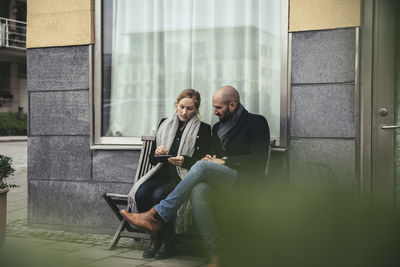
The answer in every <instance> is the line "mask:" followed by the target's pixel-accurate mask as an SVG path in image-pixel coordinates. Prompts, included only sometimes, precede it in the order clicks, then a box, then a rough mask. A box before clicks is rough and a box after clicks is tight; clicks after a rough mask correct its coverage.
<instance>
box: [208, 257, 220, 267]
mask: <svg viewBox="0 0 400 267" xmlns="http://www.w3.org/2000/svg"><path fill="white" fill-rule="evenodd" d="M218 266H219V258H218V256H214V257H212V258H211V260H210V262H209V263H208V266H207V267H218Z"/></svg>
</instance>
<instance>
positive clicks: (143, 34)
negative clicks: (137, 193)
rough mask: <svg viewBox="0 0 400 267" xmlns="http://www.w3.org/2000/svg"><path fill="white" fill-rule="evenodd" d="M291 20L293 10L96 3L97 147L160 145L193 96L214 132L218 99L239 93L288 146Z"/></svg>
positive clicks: (251, 0) (268, 3)
mask: <svg viewBox="0 0 400 267" xmlns="http://www.w3.org/2000/svg"><path fill="white" fill-rule="evenodd" d="M287 10H288V1H287V0H218V1H215V0H118V1H116V0H98V1H97V2H96V26H97V28H96V46H95V47H96V50H95V84H94V89H93V90H94V102H93V103H94V127H93V131H92V132H93V136H94V144H95V145H104V144H113V145H137V144H139V143H140V136H142V135H154V134H155V131H156V129H157V125H158V122H159V120H160V119H161V118H162V117H167V116H171V115H172V114H173V113H174V111H175V105H174V103H175V99H176V96H177V95H178V94H179V92H180V91H182V90H183V89H186V88H194V89H196V90H198V91H199V92H200V94H201V98H202V103H201V107H200V115H201V119H202V120H203V121H205V122H207V123H210V124H214V123H215V122H216V121H217V118H216V117H215V116H214V115H213V113H212V112H213V109H212V106H211V97H212V94H213V93H214V91H215V90H216V89H218V88H219V87H221V86H223V85H232V86H234V87H235V88H236V89H238V91H239V92H240V96H241V102H242V104H243V105H244V106H245V108H246V109H247V110H249V111H250V112H253V113H259V114H262V115H264V116H265V117H266V118H267V120H268V122H269V125H270V129H271V138H273V139H276V140H277V141H278V143H280V145H281V146H285V145H286V140H285V139H286V132H287V129H286V120H287V111H286V110H287V100H286V95H287V94H286V90H287V71H286V66H287V21H288V17H287ZM99 25H101V27H99ZM282 118H283V119H282Z"/></svg>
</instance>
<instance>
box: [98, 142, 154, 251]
mask: <svg viewBox="0 0 400 267" xmlns="http://www.w3.org/2000/svg"><path fill="white" fill-rule="evenodd" d="M154 140H155V137H154V136H142V149H141V152H140V157H139V163H138V167H137V169H136V175H135V180H134V183H136V182H137V181H138V180H139V179H140V177H142V176H143V175H145V174H146V173H147V172H148V171H149V170H150V169H151V168H152V167H153V166H152V165H151V164H150V162H149V155H150V150H151V145H152V144H153V142H154ZM103 198H104V199H105V200H106V202H107V204H108V206H110V208H111V210H112V211H113V212H114V214H115V216H117V218H118V219H119V221H120V224H119V226H118V228H117V231H116V232H115V234H114V237H113V239H112V240H111V242H110V244H109V246H108V248H109V249H110V250H112V249H114V248H115V247H116V245H117V244H118V242H119V240H120V238H121V237H129V238H134V239H135V240H137V239H139V238H149V235H148V234H146V232H145V231H143V230H142V229H140V228H135V227H134V226H132V225H131V224H129V223H128V222H127V221H126V220H125V218H124V217H122V215H121V214H120V213H119V210H120V209H123V208H126V206H127V205H128V195H123V194H114V193H105V194H104V195H103ZM128 233H131V234H130V235H129V234H128Z"/></svg>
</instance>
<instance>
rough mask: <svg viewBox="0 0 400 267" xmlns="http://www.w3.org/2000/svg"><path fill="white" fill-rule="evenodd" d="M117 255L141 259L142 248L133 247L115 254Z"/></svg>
mask: <svg viewBox="0 0 400 267" xmlns="http://www.w3.org/2000/svg"><path fill="white" fill-rule="evenodd" d="M117 256H118V257H124V258H130V259H139V260H143V250H141V249H133V250H129V251H127V252H123V253H120V254H118V255H117Z"/></svg>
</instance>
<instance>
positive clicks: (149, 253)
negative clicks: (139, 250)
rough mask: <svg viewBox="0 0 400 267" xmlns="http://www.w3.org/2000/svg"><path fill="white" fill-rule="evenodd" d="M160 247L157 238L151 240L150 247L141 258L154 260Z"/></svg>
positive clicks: (159, 241)
mask: <svg viewBox="0 0 400 267" xmlns="http://www.w3.org/2000/svg"><path fill="white" fill-rule="evenodd" d="M160 247H161V240H160V239H159V238H152V239H151V242H150V245H149V246H148V247H147V248H146V249H145V251H144V252H143V258H145V259H151V258H154V255H156V253H157V251H158V250H159V249H160Z"/></svg>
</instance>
